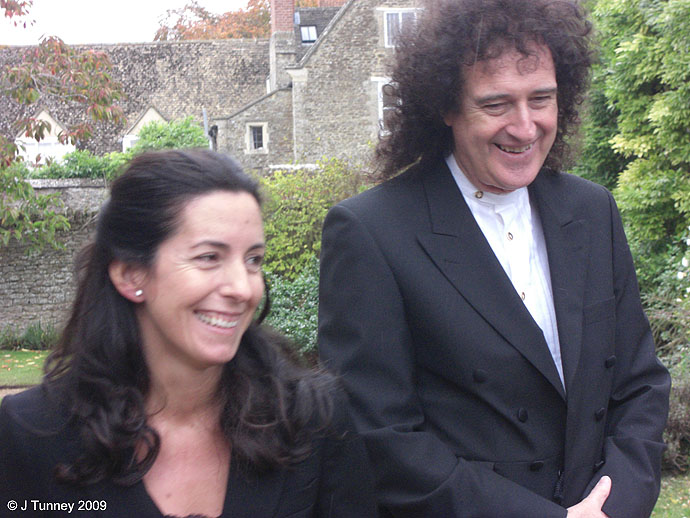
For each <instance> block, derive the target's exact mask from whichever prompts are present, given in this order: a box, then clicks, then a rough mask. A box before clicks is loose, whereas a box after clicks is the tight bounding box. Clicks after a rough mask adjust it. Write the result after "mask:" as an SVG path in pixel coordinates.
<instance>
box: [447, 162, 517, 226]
mask: <svg viewBox="0 0 690 518" xmlns="http://www.w3.org/2000/svg"><path fill="white" fill-rule="evenodd" d="M446 164H447V165H448V168H449V169H450V172H451V174H452V175H453V178H454V179H455V183H456V184H457V185H458V188H459V189H460V192H462V195H463V197H464V198H465V200H466V201H467V202H468V203H478V204H480V205H488V206H492V207H493V208H494V209H495V210H496V211H497V212H500V211H501V210H502V209H506V208H509V207H514V208H516V209H517V210H519V211H523V210H524V211H526V210H529V206H530V205H529V193H528V191H527V187H520V188H519V189H516V190H514V191H512V192H508V193H505V194H496V193H493V192H486V191H482V190H481V189H477V187H476V186H475V185H474V184H473V183H472V182H470V181H469V180H468V179H467V176H465V173H463V172H462V170H461V169H460V166H459V165H458V163H457V161H456V160H455V157H454V156H453V154H452V153H451V154H449V155H448V156H447V157H446Z"/></svg>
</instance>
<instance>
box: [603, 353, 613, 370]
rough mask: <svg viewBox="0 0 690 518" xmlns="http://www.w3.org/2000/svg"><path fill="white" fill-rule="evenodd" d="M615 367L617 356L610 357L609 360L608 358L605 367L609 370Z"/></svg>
mask: <svg viewBox="0 0 690 518" xmlns="http://www.w3.org/2000/svg"><path fill="white" fill-rule="evenodd" d="M614 365H616V357H615V356H609V357H608V358H606V361H605V362H604V366H605V367H606V368H607V369H610V368H611V367H613V366H614Z"/></svg>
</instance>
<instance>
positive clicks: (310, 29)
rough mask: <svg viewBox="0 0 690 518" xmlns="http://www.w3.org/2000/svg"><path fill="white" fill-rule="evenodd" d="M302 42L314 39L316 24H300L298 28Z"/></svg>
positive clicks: (312, 41)
mask: <svg viewBox="0 0 690 518" xmlns="http://www.w3.org/2000/svg"><path fill="white" fill-rule="evenodd" d="M299 30H300V33H301V34H302V43H314V42H315V41H316V25H302V26H301V27H300V28H299Z"/></svg>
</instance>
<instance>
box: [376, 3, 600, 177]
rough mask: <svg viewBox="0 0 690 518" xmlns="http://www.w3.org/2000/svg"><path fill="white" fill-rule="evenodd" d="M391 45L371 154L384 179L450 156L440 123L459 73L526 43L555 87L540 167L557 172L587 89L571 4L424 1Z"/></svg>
mask: <svg viewBox="0 0 690 518" xmlns="http://www.w3.org/2000/svg"><path fill="white" fill-rule="evenodd" d="M425 6H426V8H425V10H424V12H423V13H421V14H420V21H419V22H418V23H416V24H414V25H410V26H409V28H408V30H406V31H404V32H403V34H402V36H401V38H400V39H399V41H398V44H397V46H396V51H395V63H394V66H393V71H392V75H391V83H390V84H389V85H386V86H385V87H384V88H385V89H386V95H387V96H389V97H390V98H391V99H392V100H394V101H395V106H396V108H395V110H392V111H391V113H390V118H389V119H388V120H387V128H386V129H387V130H389V132H388V134H386V135H383V136H382V137H381V138H380V140H379V142H378V145H377V148H376V158H377V162H378V165H379V169H378V177H379V179H381V180H385V179H387V178H390V177H392V176H395V175H396V174H397V173H399V172H400V171H401V170H403V169H405V168H407V167H408V166H410V165H412V164H414V163H415V162H417V161H420V160H421V161H431V160H437V159H439V158H443V157H444V156H445V155H447V154H449V153H450V152H451V151H453V134H452V130H451V129H450V128H449V127H448V126H447V125H446V124H445V122H444V120H443V117H444V116H445V115H447V114H450V113H455V112H457V111H458V110H459V109H460V106H459V105H458V102H459V100H460V95H461V93H462V91H463V88H464V85H463V67H465V66H469V65H472V64H474V63H476V62H477V61H482V60H486V59H491V58H496V57H499V56H501V55H502V53H503V52H504V51H506V50H511V49H517V51H518V52H520V53H522V54H524V55H525V56H527V55H530V54H534V48H533V44H534V43H538V44H541V45H545V46H546V47H548V48H549V50H550V51H551V56H552V58H553V62H554V66H555V71H556V82H557V83H558V94H557V95H558V131H557V134H556V140H555V142H554V145H553V146H552V148H551V152H550V153H549V155H548V156H547V158H546V162H545V166H546V167H549V168H551V169H554V170H557V169H560V168H561V167H562V165H563V163H564V160H565V158H566V155H567V151H568V146H567V143H566V140H565V139H566V136H567V135H569V134H571V133H572V132H573V130H574V128H575V127H576V125H577V123H578V122H579V120H578V110H579V105H580V104H581V102H582V100H583V98H584V95H585V91H586V89H587V86H588V84H589V69H590V66H591V64H592V60H593V55H592V51H591V50H590V33H591V24H590V22H589V21H588V20H587V19H586V17H585V13H584V11H583V10H582V8H581V7H580V6H579V4H578V2H577V0H427V1H426V2H425Z"/></svg>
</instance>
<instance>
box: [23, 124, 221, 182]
mask: <svg viewBox="0 0 690 518" xmlns="http://www.w3.org/2000/svg"><path fill="white" fill-rule="evenodd" d="M198 147H208V140H207V139H206V137H205V136H204V130H203V129H202V128H201V127H199V126H198V125H197V124H196V123H195V122H194V121H193V119H192V118H191V117H187V118H186V119H182V120H179V121H171V122H150V123H148V124H146V125H145V126H144V127H143V128H142V129H141V132H140V133H139V140H138V141H137V143H136V144H135V145H134V146H133V147H132V148H131V149H129V150H127V151H126V152H124V153H118V152H113V153H106V154H105V155H103V156H97V155H94V154H93V153H91V152H90V151H87V150H78V151H73V152H72V153H68V154H66V155H65V156H64V157H63V158H62V160H59V161H58V160H55V161H53V162H51V163H49V164H47V165H44V166H41V167H37V168H36V169H34V170H29V169H28V168H27V166H26V165H21V166H14V165H13V167H16V168H18V172H20V173H22V176H25V177H30V178H94V179H105V180H113V179H115V178H116V177H117V176H119V175H120V173H121V172H122V171H123V170H124V167H125V166H126V165H127V163H128V162H129V161H130V160H131V159H132V158H133V157H134V156H135V155H137V154H139V153H142V152H144V151H149V150H155V149H181V148H198Z"/></svg>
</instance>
